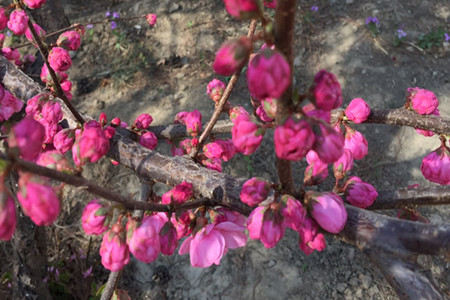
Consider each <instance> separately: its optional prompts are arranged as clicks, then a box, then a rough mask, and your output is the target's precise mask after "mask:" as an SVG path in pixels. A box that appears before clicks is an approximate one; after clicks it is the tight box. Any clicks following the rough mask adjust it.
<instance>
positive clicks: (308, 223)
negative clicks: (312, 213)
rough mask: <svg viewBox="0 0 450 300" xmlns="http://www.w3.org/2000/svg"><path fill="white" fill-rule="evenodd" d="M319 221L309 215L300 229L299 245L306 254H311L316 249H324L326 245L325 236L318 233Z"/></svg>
mask: <svg viewBox="0 0 450 300" xmlns="http://www.w3.org/2000/svg"><path fill="white" fill-rule="evenodd" d="M318 231H319V227H318V226H317V223H316V222H315V221H314V220H313V219H311V218H309V217H307V218H306V219H305V221H304V222H303V226H302V228H301V229H300V231H299V239H298V246H299V247H300V249H301V250H302V251H303V252H304V253H305V254H306V255H310V254H311V253H313V252H314V250H317V251H322V250H323V249H325V247H326V242H325V237H324V236H323V234H321V233H318Z"/></svg>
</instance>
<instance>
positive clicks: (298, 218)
mask: <svg viewBox="0 0 450 300" xmlns="http://www.w3.org/2000/svg"><path fill="white" fill-rule="evenodd" d="M281 202H282V203H283V208H282V210H281V213H282V214H283V217H284V224H285V225H286V227H289V228H291V229H293V230H295V231H300V230H301V229H302V227H303V222H304V221H305V218H306V210H305V209H304V208H303V206H302V204H301V203H300V201H298V200H297V199H295V198H293V197H292V196H289V195H283V196H282V197H281Z"/></svg>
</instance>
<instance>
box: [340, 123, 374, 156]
mask: <svg viewBox="0 0 450 300" xmlns="http://www.w3.org/2000/svg"><path fill="white" fill-rule="evenodd" d="M344 149H348V150H350V152H351V153H352V155H353V158H354V159H362V158H364V156H366V155H367V152H368V151H369V146H368V145H367V140H366V138H365V137H364V136H363V135H362V134H361V132H359V131H357V130H353V129H351V128H350V127H347V132H346V133H345V143H344Z"/></svg>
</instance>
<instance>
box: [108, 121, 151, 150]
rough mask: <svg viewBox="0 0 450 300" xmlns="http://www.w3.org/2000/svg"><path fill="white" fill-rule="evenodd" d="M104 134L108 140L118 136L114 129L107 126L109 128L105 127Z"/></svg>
mask: <svg viewBox="0 0 450 300" xmlns="http://www.w3.org/2000/svg"><path fill="white" fill-rule="evenodd" d="M103 133H104V134H105V136H106V138H107V139H108V140H110V139H111V138H112V137H113V136H114V135H115V134H116V129H115V128H114V127H112V126H109V125H107V126H105V127H103ZM144 134H145V133H144ZM144 134H143V135H144ZM141 137H142V136H141ZM155 138H156V136H155ZM141 145H142V144H141ZM155 147H156V146H155Z"/></svg>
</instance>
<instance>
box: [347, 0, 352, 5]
mask: <svg viewBox="0 0 450 300" xmlns="http://www.w3.org/2000/svg"><path fill="white" fill-rule="evenodd" d="M345 3H347V4H352V3H353V0H345Z"/></svg>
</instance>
